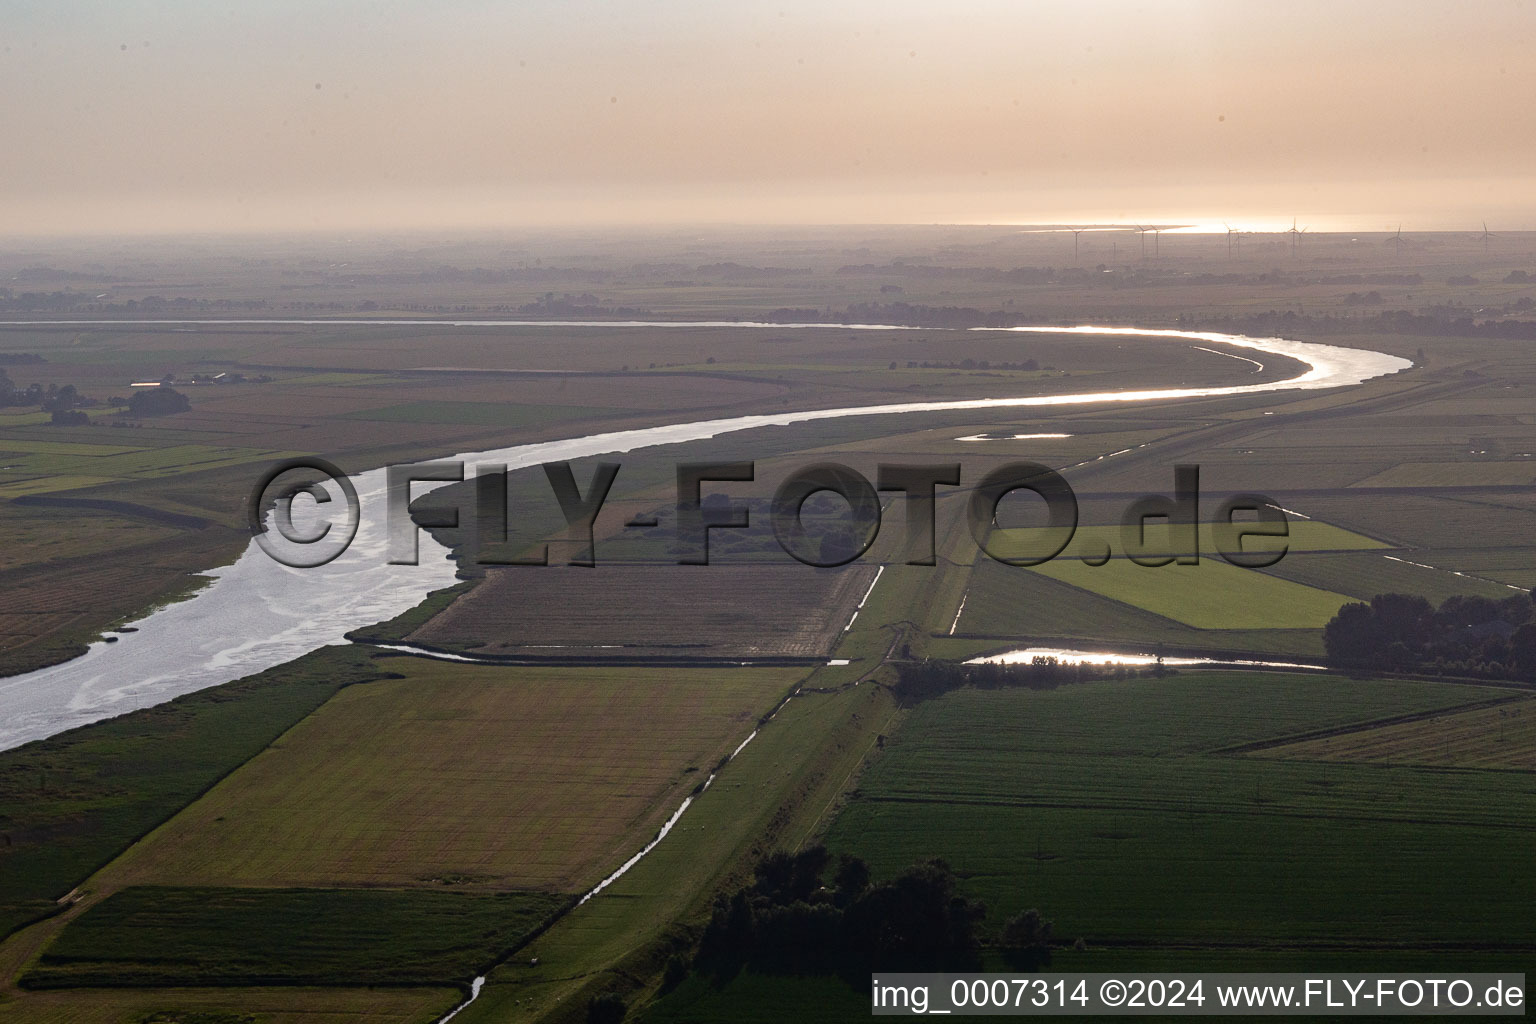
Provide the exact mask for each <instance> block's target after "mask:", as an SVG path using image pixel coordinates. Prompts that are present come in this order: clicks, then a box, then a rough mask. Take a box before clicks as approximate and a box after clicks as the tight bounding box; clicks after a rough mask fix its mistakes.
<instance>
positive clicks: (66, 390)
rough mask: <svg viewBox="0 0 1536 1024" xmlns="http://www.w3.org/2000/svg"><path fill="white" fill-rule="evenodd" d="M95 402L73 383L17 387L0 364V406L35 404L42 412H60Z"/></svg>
mask: <svg viewBox="0 0 1536 1024" xmlns="http://www.w3.org/2000/svg"><path fill="white" fill-rule="evenodd" d="M95 404H97V403H96V400H95V399H93V398H86V397H85V396H84V395H82V394H80V393H79V392H78V391H76V390H75V386H74V385H73V384H65V385H64V386H63V387H59V385H57V384H49V385H48V386H47V387H44V386H43V385H41V384H28V385H27V386H26V387H24V388H19V387H17V386H16V383H15V381H13V380H11V377H10V374H8V373H6V372H5V367H3V366H0V407H3V406H26V405H36V406H39V407H41V408H42V410H43V412H62V411H66V410H69V409H76V408H80V407H82V406H91V405H95Z"/></svg>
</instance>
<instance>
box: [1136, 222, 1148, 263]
mask: <svg viewBox="0 0 1536 1024" xmlns="http://www.w3.org/2000/svg"><path fill="white" fill-rule="evenodd" d="M1148 230H1149V229H1148V228H1144V227H1142V226H1141V225H1140V224H1137V225H1136V233H1137V234H1138V235H1140V236H1141V258H1142V259H1146V258H1147V231H1148Z"/></svg>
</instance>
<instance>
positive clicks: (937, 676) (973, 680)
mask: <svg viewBox="0 0 1536 1024" xmlns="http://www.w3.org/2000/svg"><path fill="white" fill-rule="evenodd" d="M1146 672H1147V674H1150V675H1154V676H1161V675H1166V674H1167V673H1168V672H1169V670H1168V669H1165V668H1163V666H1162V664H1161V663H1159V664H1157V665H1154V666H1153V667H1152V668H1151V669H1148V670H1146ZM1142 674H1143V671H1142V670H1140V669H1136V668H1131V667H1128V666H1125V665H1083V664H1071V663H1068V662H1064V661H1061V660H1060V659H1059V658H1056V657H1053V656H1050V655H1036V656H1035V657H1034V658H1033V659H1031V660H1030V661H1029V662H1027V663H1019V664H1014V665H966V664H962V663H961V662H958V661H913V662H905V663H901V664H898V665H897V666H896V682H895V683H893V684H892V685H891V691H892V692H893V693H895V695H896V699H897V700H899V701H900V702H901V703H902V704H906V705H912V704H920V703H922V702H923V701H925V700H932V699H933V698H935V697H941V696H943V695H944V694H946V693H949V692H950V691H951V690H958V689H961V688H962V687H966V686H974V687H976V688H977V689H980V690H1001V689H1007V688H1013V687H1021V688H1023V689H1028V690H1054V689H1056V687H1058V686H1066V685H1069V684H1071V683H1085V682H1088V681H1089V680H1093V679H1128V678H1135V677H1137V676H1140V675H1142Z"/></svg>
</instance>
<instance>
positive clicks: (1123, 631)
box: [951, 556, 1323, 656]
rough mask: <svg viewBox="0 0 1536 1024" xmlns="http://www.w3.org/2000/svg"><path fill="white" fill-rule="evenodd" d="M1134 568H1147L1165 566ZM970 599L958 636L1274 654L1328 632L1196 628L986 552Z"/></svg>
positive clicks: (1312, 650)
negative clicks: (1001, 559)
mask: <svg viewBox="0 0 1536 1024" xmlns="http://www.w3.org/2000/svg"><path fill="white" fill-rule="evenodd" d="M1107 568H1108V566H1103V567H1101V569H1107ZM1133 568H1135V569H1136V570H1137V571H1140V572H1146V573H1155V572H1161V571H1162V569H1149V568H1145V567H1143V566H1134V567H1133ZM1166 568H1169V569H1172V568H1174V567H1173V566H1168V567H1166ZM1094 571H1100V570H1094ZM1244 571H1247V570H1244ZM964 601H965V603H964V606H963V607H962V608H961V609H960V615H959V617H958V618H957V619H956V620H955V622H954V628H953V634H952V635H955V636H965V637H981V638H997V639H998V640H1009V639H1022V638H1031V639H1033V638H1060V639H1069V640H1081V641H1088V642H1095V641H1104V642H1108V643H1112V644H1117V645H1121V646H1124V645H1133V646H1135V648H1136V649H1137V650H1141V651H1150V650H1153V649H1155V648H1157V647H1158V646H1159V645H1167V646H1172V647H1184V648H1195V649H1200V650H1225V651H1246V652H1253V653H1269V654H1300V655H1310V656H1321V655H1322V653H1323V643H1322V632H1321V630H1318V629H1315V628H1313V629H1271V628H1266V627H1265V626H1264V625H1263V624H1261V625H1260V626H1259V627H1257V628H1252V629H1197V628H1195V627H1193V626H1188V625H1185V624H1184V623H1182V622H1178V621H1175V620H1174V619H1172V618H1167V617H1164V616H1162V615H1157V614H1154V613H1153V612H1150V611H1145V610H1143V609H1141V608H1138V607H1135V606H1134V605H1130V604H1125V603H1123V602H1120V601H1116V600H1113V599H1111V598H1109V597H1106V596H1104V595H1101V594H1098V593H1094V592H1093V591H1090V590H1085V589H1082V588H1081V587H1076V586H1072V585H1070V584H1068V583H1063V582H1059V581H1057V580H1055V579H1052V578H1050V577H1048V576H1046V575H1045V574H1043V573H1037V572H1031V571H1030V570H1028V569H1024V568H1020V567H1016V566H1011V565H1003V564H1002V563H1000V562H994V561H992V560H991V559H990V558H986V557H985V556H979V557H978V559H977V561H976V566H975V568H974V569H973V570H972V573H971V580H970V583H969V585H968V586H967V588H966V591H965V598H964ZM951 614H953V613H951Z"/></svg>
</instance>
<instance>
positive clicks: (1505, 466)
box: [1355, 444, 1536, 488]
mask: <svg viewBox="0 0 1536 1024" xmlns="http://www.w3.org/2000/svg"><path fill="white" fill-rule="evenodd" d="M1532 446H1533V447H1536V444H1533V445H1532ZM1533 482H1536V455H1533V456H1532V457H1529V458H1522V459H1520V460H1518V461H1496V460H1489V459H1477V458H1469V459H1468V460H1467V461H1464V462H1403V463H1399V464H1398V465H1396V466H1393V467H1392V468H1391V469H1388V470H1385V471H1383V472H1380V473H1377V474H1375V475H1374V476H1369V477H1366V478H1365V479H1364V480H1361V481H1359V482H1358V483H1357V484H1355V486H1356V487H1424V488H1433V487H1477V486H1486V485H1503V484H1529V483H1533Z"/></svg>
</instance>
